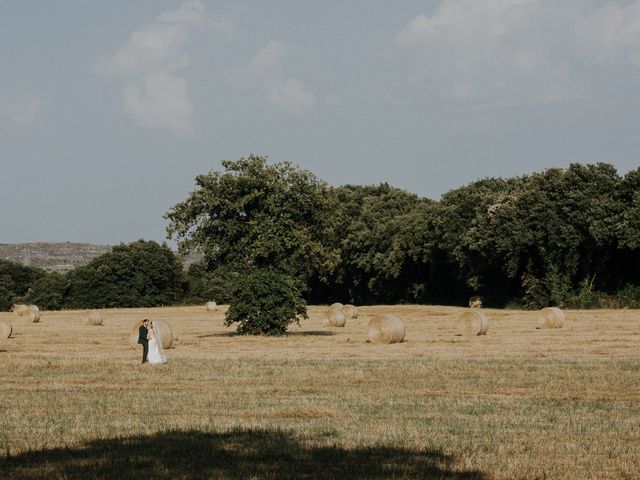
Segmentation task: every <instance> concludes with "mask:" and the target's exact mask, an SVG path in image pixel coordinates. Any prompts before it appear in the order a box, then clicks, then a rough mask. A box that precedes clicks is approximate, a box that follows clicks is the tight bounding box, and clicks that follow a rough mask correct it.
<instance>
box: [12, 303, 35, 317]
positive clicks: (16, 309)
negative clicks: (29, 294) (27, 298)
mask: <svg viewBox="0 0 640 480" xmlns="http://www.w3.org/2000/svg"><path fill="white" fill-rule="evenodd" d="M11 310H13V313H15V314H16V315H19V316H21V317H22V316H24V315H26V314H28V313H29V311H30V310H31V309H30V308H29V305H24V304H21V303H17V304H15V305H12V306H11Z"/></svg>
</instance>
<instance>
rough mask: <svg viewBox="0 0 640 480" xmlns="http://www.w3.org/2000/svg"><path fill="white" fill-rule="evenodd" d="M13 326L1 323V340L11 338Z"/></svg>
mask: <svg viewBox="0 0 640 480" xmlns="http://www.w3.org/2000/svg"><path fill="white" fill-rule="evenodd" d="M12 333H13V326H12V325H11V324H10V323H9V322H5V321H0V338H11V334H12Z"/></svg>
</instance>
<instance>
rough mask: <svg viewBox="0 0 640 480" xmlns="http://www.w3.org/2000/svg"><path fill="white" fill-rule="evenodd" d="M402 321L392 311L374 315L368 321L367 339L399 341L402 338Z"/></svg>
mask: <svg viewBox="0 0 640 480" xmlns="http://www.w3.org/2000/svg"><path fill="white" fill-rule="evenodd" d="M404 335H405V327H404V321H403V320H402V319H401V318H400V317H399V316H397V315H395V314H393V313H383V314H381V315H376V316H375V317H373V318H372V319H371V321H370V322H369V332H368V336H369V341H370V342H371V343H385V344H388V343H400V342H402V341H403V340H404Z"/></svg>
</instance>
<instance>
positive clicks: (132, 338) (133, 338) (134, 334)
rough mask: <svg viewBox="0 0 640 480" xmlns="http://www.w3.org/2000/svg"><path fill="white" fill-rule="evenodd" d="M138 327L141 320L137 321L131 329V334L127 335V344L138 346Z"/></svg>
mask: <svg viewBox="0 0 640 480" xmlns="http://www.w3.org/2000/svg"><path fill="white" fill-rule="evenodd" d="M140 325H142V320H137V321H136V322H135V323H134V324H133V327H131V333H130V334H129V343H130V344H131V345H137V344H138V332H139V331H140Z"/></svg>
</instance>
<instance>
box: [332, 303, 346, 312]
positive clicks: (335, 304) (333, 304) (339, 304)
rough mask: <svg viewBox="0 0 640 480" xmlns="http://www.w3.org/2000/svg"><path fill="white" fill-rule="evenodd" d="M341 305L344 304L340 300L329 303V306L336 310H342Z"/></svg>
mask: <svg viewBox="0 0 640 480" xmlns="http://www.w3.org/2000/svg"><path fill="white" fill-rule="evenodd" d="M342 307H344V305H343V304H341V303H340V302H336V303H332V304H331V305H329V308H332V309H336V310H342Z"/></svg>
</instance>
